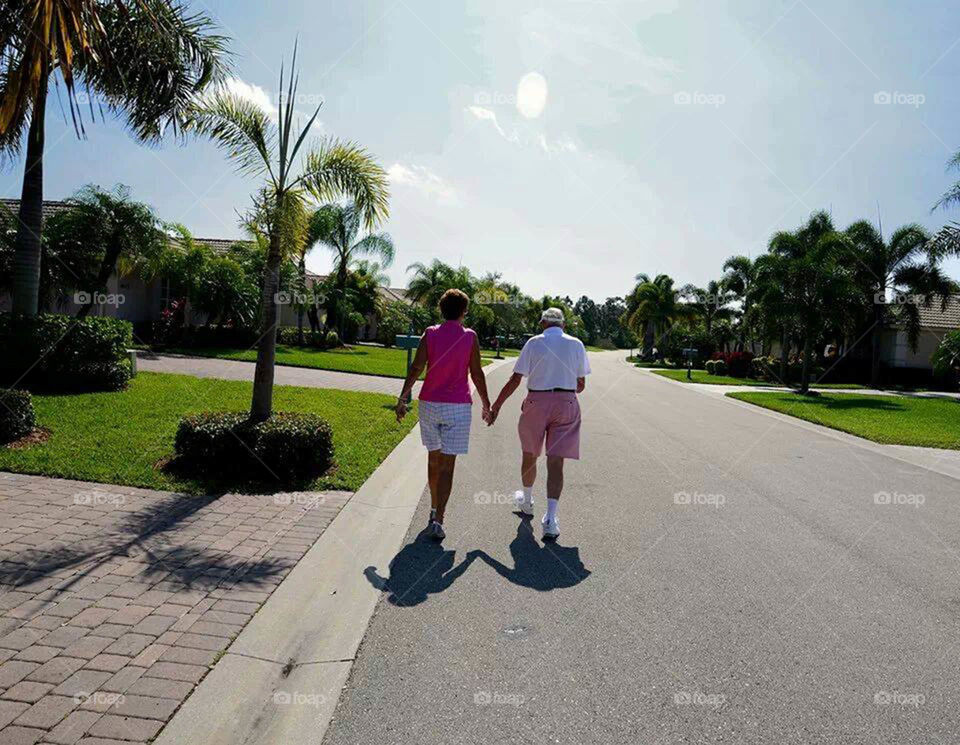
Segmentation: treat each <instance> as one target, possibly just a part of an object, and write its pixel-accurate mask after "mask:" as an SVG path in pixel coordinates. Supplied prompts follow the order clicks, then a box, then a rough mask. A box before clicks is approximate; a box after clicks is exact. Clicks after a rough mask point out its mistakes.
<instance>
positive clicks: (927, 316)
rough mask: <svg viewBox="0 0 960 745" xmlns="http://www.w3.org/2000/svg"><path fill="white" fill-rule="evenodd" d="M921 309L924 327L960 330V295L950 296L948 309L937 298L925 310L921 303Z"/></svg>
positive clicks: (921, 319) (921, 322)
mask: <svg viewBox="0 0 960 745" xmlns="http://www.w3.org/2000/svg"><path fill="white" fill-rule="evenodd" d="M919 309H920V324H921V325H922V326H925V327H927V328H934V329H957V328H960V295H952V296H950V298H949V299H948V300H947V307H946V308H944V307H943V305H942V302H941V299H940V298H936V299H935V300H934V301H933V302H932V303H931V304H930V307H929V308H925V307H924V306H923V304H922V303H921V304H920V306H919Z"/></svg>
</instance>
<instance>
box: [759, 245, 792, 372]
mask: <svg viewBox="0 0 960 745" xmlns="http://www.w3.org/2000/svg"><path fill="white" fill-rule="evenodd" d="M789 262H790V259H789V258H788V257H786V256H782V255H780V254H776V253H767V254H764V255H762V256H758V257H757V260H756V261H755V262H754V271H755V274H754V280H753V283H752V284H751V285H750V295H749V297H750V307H751V312H752V314H753V315H754V318H755V322H756V325H757V327H758V330H759V332H760V335H761V339H762V341H763V342H764V344H766V343H767V341H769V340H770V339H772V338H778V339H779V341H780V376H779V377H780V382H781V383H784V384H786V383H787V361H788V358H789V355H790V341H791V338H792V336H793V333H794V330H795V328H796V318H795V315H794V311H795V308H794V306H793V305H792V304H791V302H790V296H789V293H788V287H787V281H788V278H789Z"/></svg>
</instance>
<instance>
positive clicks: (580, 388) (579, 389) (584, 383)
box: [577, 378, 587, 393]
mask: <svg viewBox="0 0 960 745" xmlns="http://www.w3.org/2000/svg"><path fill="white" fill-rule="evenodd" d="M586 387H587V379H586V378H577V393H583V389H584V388H586Z"/></svg>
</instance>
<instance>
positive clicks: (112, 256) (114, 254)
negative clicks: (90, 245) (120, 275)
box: [77, 242, 210, 323]
mask: <svg viewBox="0 0 960 745" xmlns="http://www.w3.org/2000/svg"><path fill="white" fill-rule="evenodd" d="M119 258H120V243H119V242H116V243H114V245H113V246H111V248H110V250H109V251H107V252H106V253H105V254H104V256H103V261H101V262H100V269H99V271H98V272H97V281H96V289H95V290H94V291H93V292H91V293H90V299H89V300H88V301H87V302H86V303H84V304H83V305H82V306H81V307H80V310H78V311H77V318H86V317H87V316H88V315H90V311H91V310H92V309H93V301H94V295H95V293H97V292H99V291H100V288H101V287H106V285H107V282H108V281H109V279H110V275H111V274H113V273H114V272H115V271H116V268H117V260H118V259H119ZM209 320H210V318H209V317H208V318H207V322H208V323H209Z"/></svg>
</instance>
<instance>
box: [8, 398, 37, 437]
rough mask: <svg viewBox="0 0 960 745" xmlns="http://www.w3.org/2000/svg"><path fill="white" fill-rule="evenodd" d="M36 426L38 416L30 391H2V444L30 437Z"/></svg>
mask: <svg viewBox="0 0 960 745" xmlns="http://www.w3.org/2000/svg"><path fill="white" fill-rule="evenodd" d="M36 424H37V415H36V413H35V412H34V410H33V399H32V398H31V396H30V393H29V392H28V391H21V390H16V389H11V390H6V391H0V443H7V442H12V441H13V440H19V439H20V438H21V437H25V436H26V435H29V434H30V433H31V432H33V428H34V427H35V426H36Z"/></svg>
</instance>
